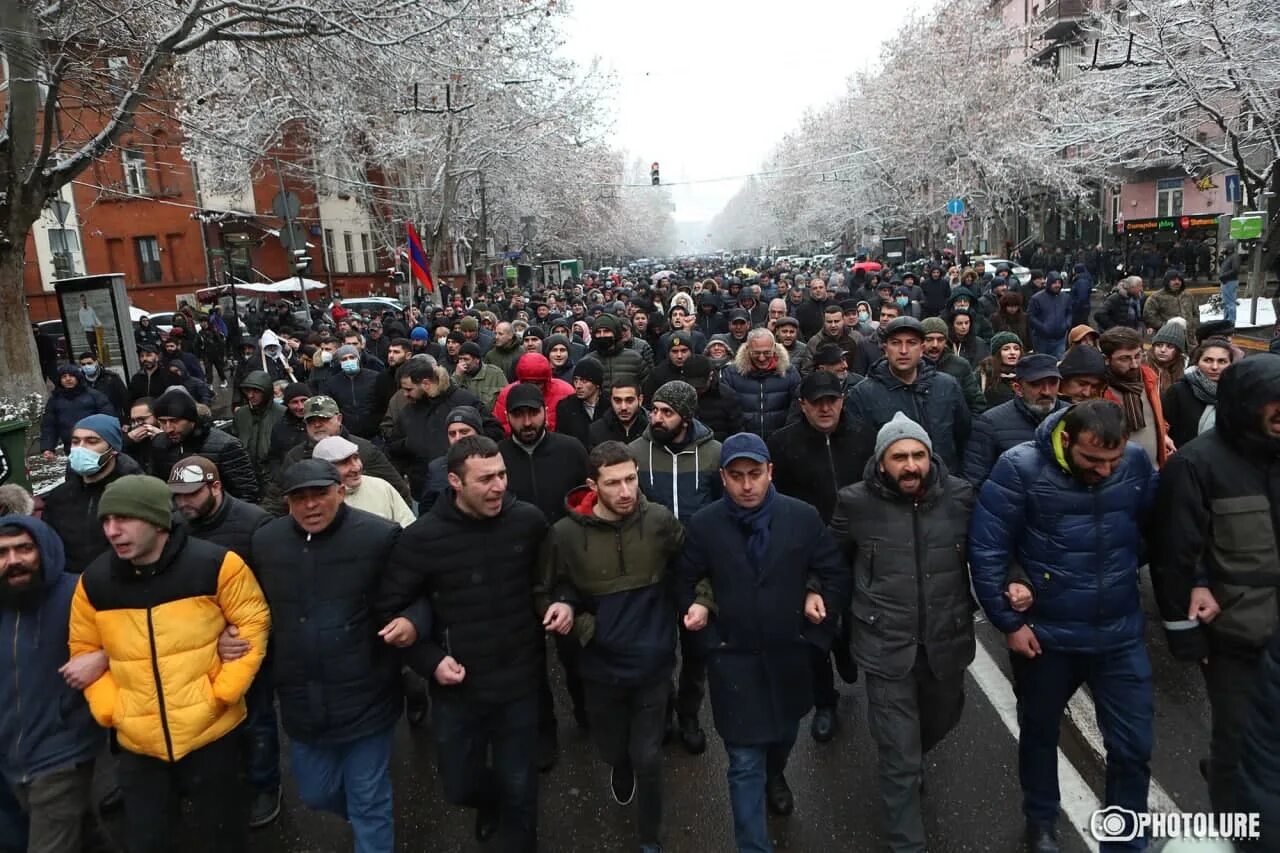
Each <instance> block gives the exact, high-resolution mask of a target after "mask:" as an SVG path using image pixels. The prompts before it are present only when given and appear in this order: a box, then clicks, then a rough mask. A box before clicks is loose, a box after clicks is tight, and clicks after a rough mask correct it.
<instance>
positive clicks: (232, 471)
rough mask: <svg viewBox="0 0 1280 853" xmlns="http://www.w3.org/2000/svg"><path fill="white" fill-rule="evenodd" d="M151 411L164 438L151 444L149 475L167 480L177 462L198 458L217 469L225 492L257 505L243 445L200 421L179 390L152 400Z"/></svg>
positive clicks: (254, 478)
mask: <svg viewBox="0 0 1280 853" xmlns="http://www.w3.org/2000/svg"><path fill="white" fill-rule="evenodd" d="M154 409H155V413H156V421H157V422H158V423H159V425H160V429H162V430H164V435H161V436H156V438H155V439H154V440H153V441H152V443H151V471H153V472H154V473H155V475H156V476H158V477H160V478H162V479H163V478H164V477H167V476H169V472H170V471H172V470H173V466H174V464H175V463H176V462H177V461H178V460H179V459H181V458H182V457H184V456H192V455H197V454H198V455H200V456H203V457H205V458H206V459H209V460H211V461H212V462H213V464H215V465H217V466H218V473H219V477H218V479H219V480H221V481H222V484H223V486H224V487H225V488H226V490H227V491H228V492H230V493H231V494H233V495H235V496H236V497H238V498H240V499H241V500H246V501H249V502H250V503H257V502H258V498H259V496H260V494H261V490H260V489H259V488H258V478H257V476H255V474H254V471H253V462H252V461H250V459H249V454H248V453H246V452H245V449H244V445H243V444H241V443H240V441H239V439H237V438H235V437H234V436H232V435H231V434H229V433H226V432H223V431H222V430H220V429H218V428H217V427H215V426H210V425H209V423H208V422H207V421H206V420H205V419H203V418H201V417H200V414H199V412H198V411H197V410H196V401H195V400H193V399H192V398H191V395H190V394H187V393H186V392H185V391H182V390H181V389H174V390H172V391H167V392H165V393H164V394H162V395H160V399H158V400H156V403H155V406H154Z"/></svg>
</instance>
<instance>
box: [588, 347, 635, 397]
mask: <svg viewBox="0 0 1280 853" xmlns="http://www.w3.org/2000/svg"><path fill="white" fill-rule="evenodd" d="M587 358H589V359H592V360H594V361H596V362H598V363H599V364H600V367H601V369H602V370H603V371H604V382H603V383H602V384H601V385H600V399H601V400H602V401H604V402H605V404H606V405H608V400H609V392H610V391H612V390H613V386H614V385H630V386H631V387H633V388H643V387H644V381H645V379H646V378H648V376H649V369H648V368H647V367H645V364H644V358H642V357H641V355H640V353H638V352H636V351H635V350H630V349H625V348H623V349H620V350H618V351H617V352H615V353H613V354H611V355H604V354H602V353H600V352H598V351H595V350H592V352H591V354H590V355H588V356H587Z"/></svg>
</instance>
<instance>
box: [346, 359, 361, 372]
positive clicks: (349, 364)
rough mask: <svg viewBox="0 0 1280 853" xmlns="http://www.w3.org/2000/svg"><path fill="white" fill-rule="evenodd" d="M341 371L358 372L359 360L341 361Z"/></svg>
mask: <svg viewBox="0 0 1280 853" xmlns="http://www.w3.org/2000/svg"><path fill="white" fill-rule="evenodd" d="M342 372H343V373H359V372H360V362H359V361H356V360H355V359H351V360H349V361H344V362H342Z"/></svg>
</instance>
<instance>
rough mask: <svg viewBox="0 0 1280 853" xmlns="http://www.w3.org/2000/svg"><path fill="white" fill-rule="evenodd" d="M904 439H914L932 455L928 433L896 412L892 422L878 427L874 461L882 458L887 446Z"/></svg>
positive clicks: (931, 443)
mask: <svg viewBox="0 0 1280 853" xmlns="http://www.w3.org/2000/svg"><path fill="white" fill-rule="evenodd" d="M904 438H914V439H915V440H916V441H918V442H920V443H921V444H923V445H924V446H925V447H926V448H928V450H929V452H930V453H933V441H931V440H930V438H929V433H927V432H925V431H924V427H922V426H920V424H918V423H916V422H915V421H913V420H911V418H909V417H907V416H906V415H904V414H903V413H902V412H897V413H896V414H894V416H893V420H891V421H889V422H888V423H887V424H885V425H884V426H882V427H880V431H879V432H878V433H876V459H877V460H879V459H881V458H882V457H883V456H884V452H885V451H886V450H888V449H889V445H891V444H893V443H894V442H895V441H901V440H902V439H904Z"/></svg>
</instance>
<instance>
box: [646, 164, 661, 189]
mask: <svg viewBox="0 0 1280 853" xmlns="http://www.w3.org/2000/svg"><path fill="white" fill-rule="evenodd" d="M649 180H650V181H652V182H653V185H654V186H655V187H656V186H658V185H659V184H661V183H662V178H661V177H659V175H658V163H657V161H656V160H655V161H654V163H653V165H652V166H650V167H649Z"/></svg>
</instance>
